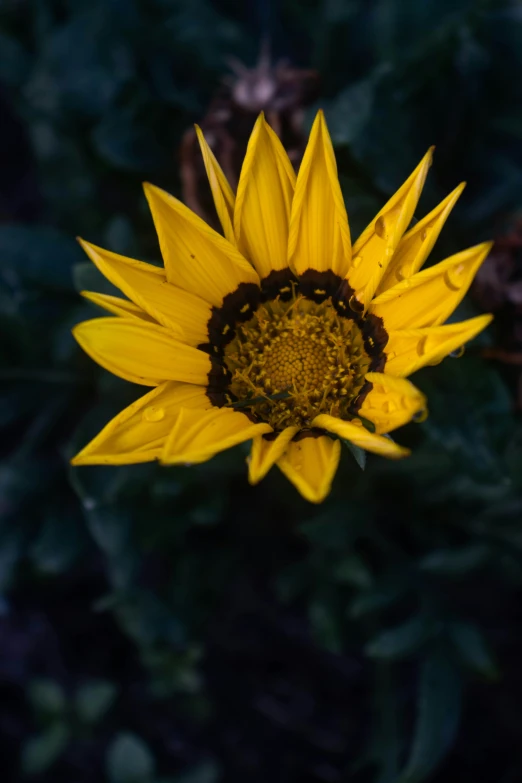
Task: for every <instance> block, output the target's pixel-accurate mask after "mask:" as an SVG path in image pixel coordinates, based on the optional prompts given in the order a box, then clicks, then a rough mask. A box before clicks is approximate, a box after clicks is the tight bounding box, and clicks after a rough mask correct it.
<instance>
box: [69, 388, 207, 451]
mask: <svg viewBox="0 0 522 783" xmlns="http://www.w3.org/2000/svg"><path fill="white" fill-rule="evenodd" d="M182 407H183V408H197V409H199V410H201V411H203V410H206V409H208V408H210V407H212V404H211V402H210V400H209V398H208V397H207V395H206V393H205V389H204V388H203V387H202V386H193V385H192V384H190V383H170V382H169V383H162V384H161V386H158V387H157V388H156V389H153V390H152V391H150V392H148V394H145V396H144V397H140V399H139V400H136V402H133V403H132V405H129V407H128V408H125V410H123V411H121V413H119V414H118V415H117V416H115V417H114V419H112V420H111V421H110V422H109V423H108V424H107V425H106V426H105V427H104V428H103V430H102V431H101V432H100V433H99V434H98V435H97V436H96V437H95V438H94V439H93V440H91V442H90V443H89V444H87V446H85V448H83V449H82V450H81V451H80V452H79V454H77V455H76V457H74V458H73V459H72V460H71V462H72V464H73V465H131V464H134V463H136V462H151V461H152V460H155V459H159V458H160V456H161V453H162V451H163V449H164V447H165V443H166V440H167V436H168V434H169V432H170V431H171V429H172V427H173V425H174V422H175V420H176V417H177V415H178V413H179V411H180V408H182Z"/></svg>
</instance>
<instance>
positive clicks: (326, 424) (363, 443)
mask: <svg viewBox="0 0 522 783" xmlns="http://www.w3.org/2000/svg"><path fill="white" fill-rule="evenodd" d="M313 425H314V427H321V428H322V429H324V430H328V432H333V433H334V435H338V436H339V437H340V438H345V439H346V440H349V441H350V443H353V444H354V446H359V447H360V448H361V449H366V451H373V452H374V453H375V454H380V455H381V456H383V457H389V458H390V459H401V457H407V456H408V454H409V453H410V450H409V449H405V448H404V447H403V446H399V445H398V444H397V443H394V442H393V441H392V440H390V438H385V437H384V436H383V435H376V434H375V433H373V432H369V431H368V430H367V429H366V428H365V427H363V425H362V423H361V422H358V421H357V419H355V420H354V421H343V420H342V419H338V418H337V417H336V416H329V415H328V414H327V413H320V414H319V416H316V417H315V419H314V421H313Z"/></svg>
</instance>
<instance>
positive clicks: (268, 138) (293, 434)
mask: <svg viewBox="0 0 522 783" xmlns="http://www.w3.org/2000/svg"><path fill="white" fill-rule="evenodd" d="M198 136H199V141H200V144H201V149H202V153H203V160H204V163H205V167H206V170H207V174H208V178H209V182H210V187H211V189H212V194H213V197H214V202H215V205H216V209H217V213H218V215H219V218H220V221H221V224H222V226H223V233H224V237H223V236H221V235H220V234H218V233H216V232H215V231H214V230H213V229H212V228H210V227H209V226H208V225H207V224H206V223H204V222H203V221H202V220H201V219H200V218H199V217H197V216H196V215H195V214H194V213H192V212H191V211H190V210H189V209H188V208H187V207H185V206H184V205H183V204H182V203H181V202H180V201H178V200H177V199H176V198H174V197H173V196H170V195H169V194H168V193H166V192H165V191H163V190H160V189H159V188H157V187H154V186H153V185H149V184H146V185H145V193H146V196H147V199H148V201H149V205H150V208H151V211H152V215H153V218H154V223H155V225H156V230H157V233H158V237H159V242H160V246H161V251H162V255H163V260H164V268H160V267H157V266H152V265H151V264H145V263H142V262H141V261H135V260H133V259H130V258H124V257H123V256H120V255H117V254H116V253H111V252H109V251H107V250H102V249H101V248H99V247H95V246H94V245H91V244H89V243H87V242H82V245H83V247H84V248H85V250H86V252H87V254H88V255H89V256H90V258H91V259H92V261H93V262H94V263H95V264H96V266H97V267H98V269H99V270H101V272H103V274H104V275H105V276H106V277H107V278H108V279H109V280H110V281H111V282H112V283H113V284H114V285H116V286H117V287H118V288H120V289H121V291H122V292H123V293H124V294H125V296H126V297H128V299H119V298H118V297H112V296H106V295H102V294H95V293H89V292H85V293H84V295H85V296H86V297H87V298H88V299H90V300H91V301H93V302H94V303H96V304H98V305H100V306H101V307H102V308H104V309H105V310H108V311H109V312H110V313H112V314H113V316H116V317H108V318H107V317H106V318H97V319H94V320H91V321H86V322H84V323H81V324H79V325H78V326H77V327H76V328H75V330H74V334H75V337H76V339H77V340H78V342H79V343H80V345H81V346H82V347H83V348H84V350H85V351H86V352H87V353H88V354H89V355H90V356H91V357H92V358H93V359H94V360H95V361H96V362H98V363H99V364H100V365H101V366H102V367H105V368H106V369H107V370H110V371H111V372H113V373H115V374H116V375H119V376H120V377H122V378H125V379H127V380H129V381H133V382H134V383H139V384H143V385H144V386H152V387H154V388H153V389H152V391H150V392H149V393H148V394H146V395H145V396H144V397H142V398H141V399H139V400H138V401H137V402H135V403H133V404H132V405H130V406H129V407H128V408H126V409H125V410H124V411H122V412H121V413H120V414H119V415H118V416H116V417H115V418H114V419H113V420H112V421H111V422H109V424H107V426H106V427H105V428H104V429H103V430H102V432H101V433H100V434H99V435H98V436H97V437H96V438H94V440H93V441H92V442H91V443H89V444H88V445H87V446H86V447H85V448H84V449H83V450H82V451H81V452H80V453H79V454H78V455H77V456H76V457H75V458H74V459H73V464H75V465H88V464H112V465H121V464H128V463H135V462H146V461H150V460H156V459H157V460H160V461H161V462H162V463H163V464H165V465H174V464H190V463H198V462H204V461H205V460H208V459H210V458H211V457H213V456H214V455H215V454H217V453H218V452H220V451H222V450H223V449H227V448H229V447H230V446H235V445H236V444H238V443H242V442H244V441H247V440H252V451H251V455H250V458H249V460H248V463H249V480H250V482H251V483H252V484H255V483H257V482H258V481H260V480H261V479H262V478H263V477H264V476H265V475H266V473H267V472H268V470H269V469H270V468H271V467H272V466H273V465H274V464H277V465H278V467H279V468H280V469H281V470H282V471H283V473H284V474H285V475H286V476H287V478H288V479H289V480H290V481H291V482H292V483H293V484H294V485H295V486H296V487H297V489H298V490H299V491H300V492H301V494H302V495H303V496H304V497H305V498H307V499H308V500H310V501H312V502H315V503H318V502H320V501H322V500H323V499H324V498H325V497H326V495H327V494H328V492H329V490H330V486H331V483H332V479H333V476H334V474H335V471H336V469H337V465H338V462H339V455H340V439H345V440H347V441H349V442H350V443H351V444H354V445H355V446H358V447H360V448H363V449H366V450H368V451H372V452H375V453H377V454H382V455H383V456H386V457H391V458H400V457H403V456H405V455H406V454H408V450H407V449H405V448H402V447H401V446H398V445H397V444H396V443H395V442H394V441H393V440H392V439H391V438H390V437H389V435H388V433H389V432H391V431H392V430H394V429H396V428H397V427H400V426H401V425H403V424H405V423H406V422H408V421H410V420H411V419H412V418H415V419H417V418H419V417H421V416H423V415H425V411H426V401H425V398H424V396H423V395H422V394H421V392H420V391H418V389H416V388H415V386H413V384H412V383H410V382H409V381H407V380H406V377H407V376H408V375H410V374H411V373H413V372H415V370H418V369H419V368H420V367H423V366H424V365H426V364H435V363H437V362H440V361H441V360H442V359H443V358H444V357H445V356H446V355H447V354H449V353H450V352H452V351H455V350H456V349H458V348H459V347H460V346H462V345H463V344H464V343H465V342H467V341H468V340H471V339H472V338H473V337H475V335H476V334H478V332H480V331H481V330H482V329H484V327H485V326H487V324H488V323H489V322H490V320H491V316H489V315H483V316H479V317H477V318H471V319H470V320H468V321H463V322H461V323H451V324H447V325H445V326H444V325H442V324H444V322H445V321H446V319H447V318H448V316H449V315H451V313H452V312H453V310H454V309H455V307H456V306H457V305H458V304H459V302H460V301H461V299H462V297H463V296H464V294H465V293H466V291H467V290H468V287H469V285H470V283H471V281H472V279H473V277H474V275H475V273H476V271H477V269H478V267H479V266H480V264H481V263H482V262H483V261H484V259H485V257H486V255H487V253H488V251H489V249H490V245H489V244H481V245H477V246H476V247H472V248H470V249H469V250H464V251H463V252H461V253H457V254H456V255H453V256H451V257H450V258H448V259H446V260H445V261H442V262H441V263H439V264H436V265H434V266H431V267H429V268H428V269H426V270H424V271H422V272H420V271H419V269H420V267H421V266H422V265H423V264H424V262H425V260H426V258H427V256H428V254H429V253H430V251H431V249H432V247H433V245H434V243H435V241H436V239H437V237H438V235H439V232H440V230H441V229H442V226H443V225H444V223H445V221H446V219H447V217H448V215H449V213H450V211H451V209H452V208H453V206H454V204H455V202H456V201H457V199H458V197H459V195H460V193H461V192H462V190H463V187H464V185H463V184H462V185H459V187H457V188H456V189H455V190H454V191H453V192H452V193H450V194H449V196H448V197H447V198H446V199H444V201H442V203H441V204H439V205H438V206H437V207H436V208H435V209H434V210H432V212H430V213H429V215H427V216H426V217H425V218H423V219H422V220H421V221H419V222H418V223H417V224H416V225H415V226H414V227H413V228H411V229H410V230H409V231H407V228H408V226H409V224H410V222H411V220H412V218H413V213H414V211H415V208H416V206H417V202H418V199H419V196H420V193H421V190H422V187H423V185H424V180H425V178H426V174H427V171H428V168H429V166H430V164H431V158H432V150H429V151H428V153H427V154H426V155H425V156H424V158H423V159H422V160H421V162H420V163H419V165H418V166H417V168H416V169H415V171H414V172H413V173H412V174H411V176H410V177H409V178H408V179H407V180H406V182H405V183H404V184H403V185H402V186H401V187H400V188H399V190H398V191H397V192H396V193H395V195H394V196H392V198H391V199H390V200H389V201H388V203H387V204H385V206H384V207H383V208H382V210H381V211H380V212H379V213H378V215H377V216H376V217H375V218H374V220H372V222H371V223H370V225H369V226H368V227H367V228H366V229H365V230H364V231H363V233H362V234H361V236H360V237H359V239H358V240H357V242H355V244H354V245H353V248H352V245H351V240H350V230H349V227H348V218H347V215H346V209H345V206H344V202H343V198H342V194H341V188H340V186H339V181H338V177H337V166H336V162H335V157H334V152H333V148H332V143H331V141H330V137H329V134H328V130H327V127H326V123H325V120H324V117H323V114H322V112H319V114H318V115H317V117H316V119H315V122H314V125H313V127H312V131H311V133H310V139H309V141H308V146H307V149H306V152H305V155H304V158H303V162H302V163H301V166H300V169H299V173H298V175H297V177H296V175H295V173H294V171H293V169H292V166H291V164H290V161H289V159H288V157H287V155H286V152H285V150H284V149H283V147H282V145H281V142H280V141H279V139H278V137H277V136H276V134H275V133H274V131H273V130H272V129H271V128H270V126H269V125H267V123H266V122H265V119H264V117H263V116H262V115H261V116H260V117H259V119H258V120H257V122H256V124H255V127H254V130H253V132H252V135H251V137H250V141H249V144H248V149H247V153H246V157H245V160H244V163H243V168H242V171H241V177H240V180H239V186H238V189H237V193H236V194H234V192H233V191H232V189H231V187H230V185H229V184H228V182H227V180H226V178H225V175H224V174H223V171H222V170H221V168H220V167H219V164H218V162H217V161H216V159H215V157H214V155H213V153H212V151H211V150H210V148H209V146H208V145H207V143H206V142H205V140H204V138H203V135H202V134H201V132H200V131H199V129H198ZM405 232H406V233H405Z"/></svg>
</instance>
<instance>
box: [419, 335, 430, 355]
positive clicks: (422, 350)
mask: <svg viewBox="0 0 522 783" xmlns="http://www.w3.org/2000/svg"><path fill="white" fill-rule="evenodd" d="M427 343H428V338H427V337H421V338H420V340H419V342H418V343H417V353H418V354H419V356H424V354H425V353H426V350H427Z"/></svg>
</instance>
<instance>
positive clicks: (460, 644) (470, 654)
mask: <svg viewBox="0 0 522 783" xmlns="http://www.w3.org/2000/svg"><path fill="white" fill-rule="evenodd" d="M449 633H450V638H451V641H452V642H453V644H454V645H455V649H456V651H457V653H458V655H459V657H460V659H461V661H462V663H463V664H464V665H465V666H467V667H468V668H469V669H471V670H472V671H474V672H477V674H480V675H482V676H483V677H486V678H487V679H488V680H497V679H498V677H499V671H498V668H497V666H496V664H495V661H494V660H493V657H492V655H491V652H490V651H489V649H488V646H487V644H486V641H485V639H484V636H483V635H482V633H481V632H480V631H479V629H478V628H477V627H476V626H475V625H472V624H471V623H462V622H455V623H452V624H451V625H450V627H449Z"/></svg>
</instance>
